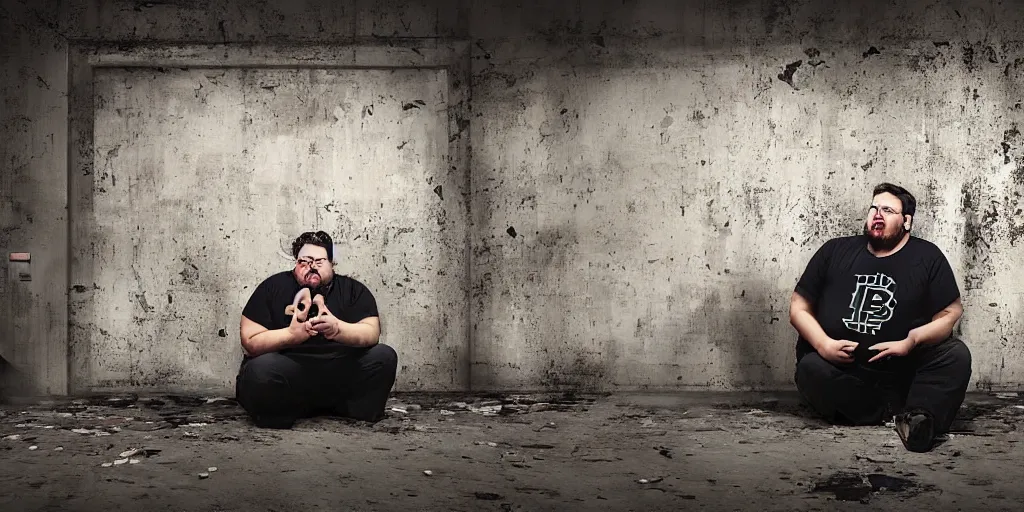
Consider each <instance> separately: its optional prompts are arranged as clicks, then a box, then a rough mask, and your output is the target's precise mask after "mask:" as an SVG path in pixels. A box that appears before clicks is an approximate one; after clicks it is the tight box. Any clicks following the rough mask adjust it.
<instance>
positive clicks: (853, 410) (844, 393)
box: [795, 352, 886, 425]
mask: <svg viewBox="0 0 1024 512" xmlns="http://www.w3.org/2000/svg"><path fill="white" fill-rule="evenodd" d="M795 380H796V387H797V389H798V390H799V391H800V394H801V395H802V396H803V398H804V400H806V401H807V402H808V403H809V404H810V405H811V407H813V408H814V409H815V410H816V411H817V412H818V413H819V414H821V415H822V416H824V417H825V419H826V420H828V421H829V422H831V423H851V424H853V425H877V424H879V423H881V422H882V416H883V414H884V413H885V409H886V400H885V396H884V395H883V394H882V393H880V392H879V391H878V388H877V386H876V383H874V382H871V381H870V380H868V379H865V378H863V377H862V376H860V375H858V374H857V373H856V372H855V371H854V368H853V367H840V366H836V365H834V364H832V363H830V362H828V361H826V360H825V359H823V358H822V357H821V356H820V355H818V354H817V353H816V352H811V353H809V354H806V355H804V356H803V357H801V358H800V361H799V362H797V365H796V375H795Z"/></svg>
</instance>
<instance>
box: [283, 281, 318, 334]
mask: <svg viewBox="0 0 1024 512" xmlns="http://www.w3.org/2000/svg"><path fill="white" fill-rule="evenodd" d="M317 297H319V295H317ZM311 303H312V301H311V300H310V298H309V289H308V288H303V289H302V290H300V291H299V293H297V294H296V295H295V302H294V304H292V305H293V306H295V310H294V312H293V313H292V321H291V323H290V324H289V325H288V333H289V334H290V335H291V338H292V341H293V342H294V343H295V344H296V345H298V344H299V343H303V342H305V341H306V340H308V339H309V338H311V337H313V336H316V334H317V332H316V331H315V330H314V329H313V324H312V322H311V321H309V320H307V319H306V316H307V315H309V305H310V304H311Z"/></svg>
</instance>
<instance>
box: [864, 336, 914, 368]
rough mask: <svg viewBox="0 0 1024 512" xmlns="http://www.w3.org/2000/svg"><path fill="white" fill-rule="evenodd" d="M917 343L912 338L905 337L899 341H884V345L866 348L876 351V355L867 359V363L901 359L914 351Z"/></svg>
mask: <svg viewBox="0 0 1024 512" xmlns="http://www.w3.org/2000/svg"><path fill="white" fill-rule="evenodd" d="M915 346H917V343H916V342H915V341H914V339H913V338H912V337H907V338H905V339H902V340H899V341H886V342H885V343H878V344H876V345H872V346H871V347H868V350H876V351H878V354H876V355H875V357H872V358H871V359H868V362H869V363H873V362H875V361H878V360H879V359H885V358H887V357H892V356H898V357H903V356H905V355H907V354H909V353H910V351H911V350H914V347H915Z"/></svg>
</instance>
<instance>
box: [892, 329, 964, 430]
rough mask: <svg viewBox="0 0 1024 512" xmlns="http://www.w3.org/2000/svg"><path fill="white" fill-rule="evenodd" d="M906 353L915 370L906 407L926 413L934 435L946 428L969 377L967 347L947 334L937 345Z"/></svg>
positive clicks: (955, 410) (908, 409)
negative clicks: (946, 337)
mask: <svg viewBox="0 0 1024 512" xmlns="http://www.w3.org/2000/svg"><path fill="white" fill-rule="evenodd" d="M907 357H908V359H909V362H910V363H911V365H912V366H913V368H914V370H915V371H914V376H913V378H912V380H911V381H910V391H909V392H908V393H907V405H906V411H907V412H911V413H912V412H915V411H924V412H926V413H928V414H930V415H931V416H932V418H934V422H935V435H940V434H944V433H946V432H948V431H949V427H950V425H951V424H952V423H953V420H954V419H955V418H956V414H957V411H959V410H960V405H961V404H963V402H964V397H965V396H966V394H967V386H968V383H969V381H970V380H971V351H970V350H969V349H968V348H967V345H966V344H964V342H963V341H961V340H959V339H956V338H950V339H948V340H946V341H944V342H942V343H939V344H938V345H930V346H929V345H925V346H921V347H918V348H916V349H914V351H913V352H911V353H910V354H909V355H908V356H907Z"/></svg>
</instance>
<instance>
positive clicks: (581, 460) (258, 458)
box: [0, 393, 1024, 511]
mask: <svg viewBox="0 0 1024 512" xmlns="http://www.w3.org/2000/svg"><path fill="white" fill-rule="evenodd" d="M391 407H394V408H395V409H394V410H392V411H391V412H390V413H389V417H388V418H387V419H385V420H384V421H382V422H380V423H378V424H376V425H366V424H359V423H353V422H348V421H345V420H340V419H334V418H316V419H310V420H304V421H302V422H301V423H299V424H298V425H297V426H296V428H295V429H293V430H291V431H273V430H263V429H257V428H255V427H253V426H251V425H250V424H249V423H248V421H247V420H246V419H245V418H244V416H243V415H242V414H241V411H240V409H239V408H238V407H237V405H236V404H234V402H232V401H230V400H217V399H213V400H210V401H209V402H208V401H207V399H203V398H195V397H175V396H157V397H132V396H124V397H97V398H91V399H79V400H73V401H72V400H68V401H65V402H49V403H42V404H39V403H36V404H21V405H6V406H3V407H2V409H0V436H7V437H4V439H3V440H0V460H2V461H3V463H2V464H0V510H5V511H7V510H9V511H30V510H82V511H91V510H97V511H99V510H142V509H147V510H209V511H213V510H247V511H248V510H259V511H263V510H266V511H285V510H288V511H291V510H592V509H601V510H758V511H766V510H826V509H828V510H869V509H900V510H912V509H917V510H929V511H935V510H960V509H963V510H1020V509H1019V506H1020V503H1021V502H1022V501H1024V489H1022V488H1021V486H1020V485H1019V482H1020V478H1021V476H1022V475H1024V473H1022V472H1021V469H1020V468H1021V466H1020V464H1021V463H1020V461H1021V460H1024V446H1022V443H1021V442H1020V441H1021V431H1020V429H1019V428H1018V427H1019V425H1020V424H1021V422H1022V419H1024V402H1022V401H1021V399H1020V398H1017V397H1012V396H1003V397H1002V398H1000V397H999V396H994V395H972V396H970V397H969V398H968V401H967V403H966V404H965V406H964V408H963V410H962V411H961V419H960V420H958V422H957V424H956V425H954V433H953V434H951V435H950V436H949V439H948V440H946V441H945V442H943V443H942V444H941V445H940V446H938V447H937V448H936V449H935V450H934V451H933V452H931V453H928V454H915V453H910V452H907V451H905V450H904V449H903V447H902V445H901V444H900V441H899V439H898V438H897V437H896V434H895V433H894V432H893V431H892V429H890V428H885V427H874V428H840V427H832V426H829V425H826V424H823V423H822V422H820V421H818V420H816V419H814V418H813V417H811V416H810V414H809V413H808V411H807V410H806V409H805V408H803V407H802V406H800V405H799V404H798V403H797V400H796V398H795V397H794V396H793V395H790V394H771V395H769V394H756V395H755V394H749V393H748V394H723V393H701V394H672V395H612V396H603V397H582V398H581V397H553V396H523V395H516V396H506V397H478V396H477V397H461V398H459V397H453V396H411V395H408V396H400V397H397V398H395V399H393V400H392V404H391ZM403 410H404V412H402V411H403ZM33 447H35V448H33ZM130 450H142V451H141V452H139V453H135V454H125V455H124V457H121V454H122V453H123V452H126V451H130ZM115 461H121V463H120V464H118V463H117V462H115ZM104 463H108V464H110V465H109V466H107V467H104ZM211 467H216V470H215V471H210V470H209V468H211ZM200 473H207V475H203V476H201V475H200ZM644 479H646V480H644ZM865 504H866V505H865ZM911 507H914V508H911Z"/></svg>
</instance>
